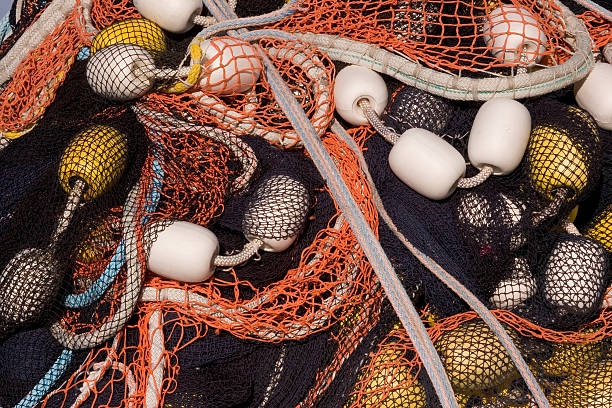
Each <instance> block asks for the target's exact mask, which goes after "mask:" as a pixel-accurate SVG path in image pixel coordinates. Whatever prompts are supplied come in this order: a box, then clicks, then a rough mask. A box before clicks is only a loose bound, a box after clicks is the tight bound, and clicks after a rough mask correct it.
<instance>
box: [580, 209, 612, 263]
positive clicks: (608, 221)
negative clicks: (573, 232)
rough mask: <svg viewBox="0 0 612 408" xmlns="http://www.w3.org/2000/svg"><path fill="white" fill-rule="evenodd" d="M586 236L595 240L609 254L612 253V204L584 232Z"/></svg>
mask: <svg viewBox="0 0 612 408" xmlns="http://www.w3.org/2000/svg"><path fill="white" fill-rule="evenodd" d="M584 236H585V237H589V238H591V239H594V240H595V241H597V242H599V243H600V244H601V245H602V246H603V247H604V248H606V250H607V251H608V252H612V204H609V205H608V206H607V207H606V209H604V210H603V211H602V212H601V214H599V215H598V216H597V217H595V219H594V220H593V222H592V223H591V224H590V225H589V226H588V227H587V230H586V231H585V232H584Z"/></svg>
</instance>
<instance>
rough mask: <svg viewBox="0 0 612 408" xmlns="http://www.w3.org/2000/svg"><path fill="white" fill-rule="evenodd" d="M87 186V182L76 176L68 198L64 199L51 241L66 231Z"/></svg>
mask: <svg viewBox="0 0 612 408" xmlns="http://www.w3.org/2000/svg"><path fill="white" fill-rule="evenodd" d="M86 188H87V184H86V183H85V180H83V179H81V178H76V180H75V182H74V186H72V189H71V190H70V195H69V196H68V200H67V201H66V207H65V208H64V212H63V213H62V215H61V217H60V219H59V221H58V222H57V227H56V228H55V232H54V233H53V239H52V240H53V241H55V240H56V239H57V237H59V236H60V235H61V234H62V232H64V231H66V228H68V225H69V224H70V220H71V219H72V216H73V215H74V211H75V210H76V208H77V206H78V205H79V201H81V195H82V194H83V192H84V191H85V189H86Z"/></svg>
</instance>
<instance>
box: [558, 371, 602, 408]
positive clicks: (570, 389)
mask: <svg viewBox="0 0 612 408" xmlns="http://www.w3.org/2000/svg"><path fill="white" fill-rule="evenodd" d="M548 400H549V401H550V404H551V406H552V407H553V408H588V407H591V408H595V407H598V408H599V407H602V408H603V407H612V360H601V361H598V362H596V363H594V364H592V365H590V366H589V367H587V368H585V369H584V370H581V371H579V372H577V373H576V374H574V375H572V376H570V377H568V378H566V379H565V380H563V381H562V382H561V384H559V385H558V386H557V387H556V388H555V389H554V390H553V391H552V392H551V394H550V396H549V398H548Z"/></svg>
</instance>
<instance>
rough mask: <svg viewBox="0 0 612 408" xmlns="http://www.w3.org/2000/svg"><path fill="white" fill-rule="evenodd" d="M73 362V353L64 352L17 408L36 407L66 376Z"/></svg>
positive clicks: (69, 351)
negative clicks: (59, 380) (67, 369)
mask: <svg viewBox="0 0 612 408" xmlns="http://www.w3.org/2000/svg"><path fill="white" fill-rule="evenodd" d="M70 361H72V351H71V350H62V353H61V354H60V355H59V357H58V358H57V360H55V363H53V366H52V367H51V368H50V369H49V371H47V372H46V373H45V375H44V376H43V378H41V379H40V381H39V382H38V384H36V385H35V386H34V388H32V390H31V391H30V392H29V393H28V395H26V396H25V397H23V399H22V400H21V401H19V403H18V404H17V405H15V408H32V407H35V406H36V405H37V404H38V402H39V401H40V400H42V399H43V398H44V397H45V395H47V394H48V393H49V390H50V389H51V387H53V384H55V382H56V381H57V380H58V379H59V378H60V377H61V376H62V375H63V374H64V372H65V371H66V368H67V367H68V364H70Z"/></svg>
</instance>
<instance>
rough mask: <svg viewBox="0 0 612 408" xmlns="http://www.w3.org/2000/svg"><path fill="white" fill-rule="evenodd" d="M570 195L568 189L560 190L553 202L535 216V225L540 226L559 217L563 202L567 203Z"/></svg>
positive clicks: (556, 192)
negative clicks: (552, 218) (549, 219)
mask: <svg viewBox="0 0 612 408" xmlns="http://www.w3.org/2000/svg"><path fill="white" fill-rule="evenodd" d="M568 195H569V190H568V189H567V188H564V187H561V188H558V189H557V190H556V191H555V196H554V197H553V199H552V201H551V202H550V203H549V204H548V205H547V206H546V207H545V208H544V209H543V210H542V211H540V212H537V213H534V214H533V219H532V222H533V225H539V224H541V223H542V221H544V220H547V219H548V218H551V217H554V216H555V215H557V213H558V212H559V208H561V205H562V204H563V201H565V199H566V198H567V197H568Z"/></svg>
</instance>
